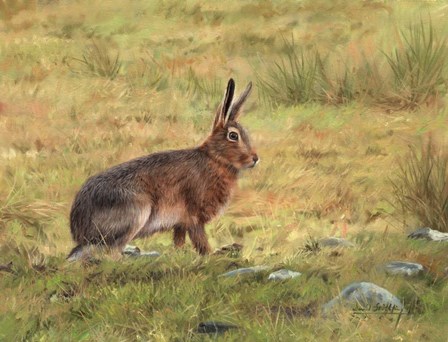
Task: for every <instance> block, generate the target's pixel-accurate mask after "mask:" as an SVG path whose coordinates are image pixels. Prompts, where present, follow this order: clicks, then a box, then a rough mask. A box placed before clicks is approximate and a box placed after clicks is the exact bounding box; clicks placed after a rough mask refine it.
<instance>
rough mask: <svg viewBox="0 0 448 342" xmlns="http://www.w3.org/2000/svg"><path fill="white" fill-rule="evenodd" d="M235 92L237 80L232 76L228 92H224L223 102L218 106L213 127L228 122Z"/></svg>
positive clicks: (228, 84)
mask: <svg viewBox="0 0 448 342" xmlns="http://www.w3.org/2000/svg"><path fill="white" fill-rule="evenodd" d="M234 92H235V81H234V80H233V79H232V78H231V79H230V80H229V82H228V83H227V89H226V93H225V94H224V98H223V100H222V102H221V104H220V105H219V107H218V110H217V111H216V115H215V121H214V123H213V128H215V127H216V126H218V125H219V124H224V122H226V121H227V120H226V117H227V113H228V111H229V108H230V105H231V104H232V100H233V93H234Z"/></svg>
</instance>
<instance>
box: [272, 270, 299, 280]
mask: <svg viewBox="0 0 448 342" xmlns="http://www.w3.org/2000/svg"><path fill="white" fill-rule="evenodd" d="M301 275H302V273H300V272H294V271H290V270H285V269H282V270H278V271H275V272H272V273H271V274H270V275H269V277H268V279H269V280H286V279H292V278H296V277H299V276H301Z"/></svg>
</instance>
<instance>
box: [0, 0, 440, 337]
mask: <svg viewBox="0 0 448 342" xmlns="http://www.w3.org/2000/svg"><path fill="white" fill-rule="evenodd" d="M3 3H6V2H5V1H3V2H0V6H1V5H2V4H3ZM7 3H8V6H9V7H10V8H11V11H9V12H8V15H7V17H5V16H3V17H2V18H3V19H2V21H0V79H1V82H0V94H1V98H0V131H1V132H2V133H3V132H5V134H0V194H1V196H2V197H0V208H1V209H0V289H1V291H0V301H1V302H2V305H0V340H7V341H8V340H13V341H14V340H19V341H20V340H31V341H36V340H45V341H65V340H66V341H77V340H84V341H94V340H95V341H102V340H112V341H135V340H156V341H167V340H170V341H171V340H174V341H185V340H187V341H198V340H199V341H200V340H214V339H218V340H219V339H221V337H215V336H213V335H210V336H202V335H198V334H196V333H195V330H196V328H197V326H198V324H199V323H200V322H203V321H209V320H216V321H221V322H228V323H232V324H236V325H238V326H240V327H241V329H239V330H235V331H229V332H228V333H226V335H225V336H223V337H222V339H223V340H230V341H232V340H235V341H241V340H243V341H244V340H247V341H266V340H270V341H278V340H283V341H296V340H309V341H321V340H329V339H333V340H340V341H352V340H430V341H441V340H444V339H445V336H446V327H445V322H446V312H447V308H448V303H447V301H446V298H448V293H447V291H448V287H447V285H446V273H445V272H446V271H445V270H446V268H447V267H448V264H447V261H446V245H444V244H438V243H437V244H432V243H430V242H427V241H418V240H415V241H414V240H408V239H406V234H407V233H408V232H409V231H410V230H412V229H414V228H416V227H418V225H420V224H421V222H420V219H419V216H418V215H417V214H418V211H417V210H415V208H418V207H417V206H416V205H414V208H413V209H412V210H411V211H410V212H409V213H407V214H406V215H403V213H402V210H401V209H402V208H401V207H402V206H401V205H399V208H397V207H394V205H392V204H391V203H398V202H397V201H396V200H394V191H395V190H396V188H394V185H393V184H391V182H390V179H394V180H396V179H397V177H398V178H400V168H399V167H397V165H398V164H397V160H403V161H411V162H412V161H416V162H418V163H419V164H418V165H416V168H417V169H416V172H417V173H416V174H417V175H419V174H418V172H420V171H418V170H419V168H420V170H424V169H422V167H423V166H424V165H426V164H425V163H426V161H425V159H423V160H422V159H421V157H420V150H419V149H416V150H414V151H415V158H409V157H408V152H409V148H408V145H411V146H419V145H418V144H419V141H421V140H423V141H425V139H428V137H429V136H431V137H433V138H434V140H433V141H437V142H438V145H437V146H439V147H438V148H439V149H441V150H442V151H443V149H444V142H445V134H446V133H445V132H446V129H447V127H446V126H447V120H446V114H447V112H446V108H445V106H444V101H445V100H446V98H445V97H446V96H445V95H444V90H443V87H442V86H441V85H438V86H437V89H436V95H437V96H438V98H439V101H440V103H439V104H438V105H436V106H434V105H433V104H431V101H427V100H422V101H420V100H419V101H417V102H418V105H417V106H403V103H398V105H397V100H396V98H393V97H392V96H391V97H388V96H386V95H388V94H392V95H393V94H395V95H397V92H398V93H399V92H400V91H401V90H400V87H398V83H395V81H394V80H395V76H394V73H393V71H392V69H391V68H390V66H389V64H388V61H387V58H386V57H385V55H384V54H382V53H381V51H386V53H387V52H388V51H395V50H397V51H398V54H399V55H400V53H401V51H403V52H404V51H405V49H404V47H406V46H407V45H406V43H404V44H403V45H400V44H401V42H403V36H400V34H399V32H400V29H401V28H406V27H407V25H408V24H409V22H410V21H411V20H412V18H414V17H416V14H420V13H429V14H430V15H431V18H434V20H433V21H432V23H431V27H432V29H433V31H434V32H433V33H434V35H433V42H434V43H433V44H435V43H436V42H440V41H441V40H437V39H436V38H435V37H436V36H438V37H443V35H442V34H443V32H444V31H443V25H442V21H441V20H436V19H435V18H439V17H443V16H444V15H445V14H446V11H447V9H446V6H443V5H442V4H440V3H437V2H425V3H422V2H413V3H412V4H411V5H409V4H406V5H405V4H404V3H402V2H393V3H379V2H350V1H345V0H344V1H339V2H336V3H331V4H330V3H329V2H328V1H307V0H306V1H302V2H300V3H298V2H296V1H288V0H282V1H279V2H274V1H263V2H258V1H253V2H249V3H244V4H242V3H241V2H238V1H230V2H226V3H224V2H218V1H214V2H199V1H196V0H192V1H188V2H186V3H181V2H178V1H168V2H160V3H158V2H148V1H140V0H137V1H134V2H133V5H132V6H121V5H120V4H118V3H116V4H112V3H111V2H107V3H106V2H103V1H89V2H87V1H84V0H81V1H78V2H58V1H52V2H42V1H39V2H25V1H24V2H21V3H17V4H12V3H11V2H9V1H8V2H7ZM10 4H11V5H10ZM20 4H23V6H22V5H20ZM16 5H17V6H16ZM19 5H20V6H19ZM111 8H112V9H113V10H111ZM2 15H3V14H2ZM367 15H368V16H369V20H368V21H360V20H359V18H362V17H365V16H367ZM417 25H420V22H417ZM424 27H425V37H427V33H428V32H429V31H427V28H428V26H426V25H425V26H424ZM395 32H398V33H397V34H394V33H395ZM403 32H404V34H407V31H406V30H405V31H403ZM284 37H294V46H292V44H293V43H292V42H291V41H290V40H287V41H286V42H285V39H284ZM92 39H94V41H95V42H96V43H98V48H99V49H103V50H102V52H101V53H97V54H96V52H94V54H93V55H92V56H90V55H88V53H87V50H83V47H88V46H91V44H92ZM100 43H101V44H102V47H101V48H100V47H99V45H100ZM103 43H104V44H103ZM435 45H437V44H435ZM288 46H289V49H288ZM80 47H81V48H80ZM402 48H403V49H402ZM93 51H94V50H93ZM315 51H319V63H321V64H319V63H316V61H317V55H316V54H315ZM118 52H119V55H118ZM431 54H432V52H431ZM83 55H85V56H86V61H85V62H75V61H73V60H71V58H79V59H80V60H83ZM100 55H101V56H103V57H104V58H103V57H101V58H100V57H99V56H100ZM400 56H401V55H400ZM403 56H405V55H403ZM97 57H98V58H97ZM66 61H71V62H69V64H70V66H71V68H68V67H67V63H66ZM276 63H277V64H276ZM282 63H283V64H282ZM89 65H91V67H89ZM101 65H102V67H101ZM276 65H277V67H276ZM434 65H438V64H437V63H435V64H434ZM118 67H119V69H118ZM101 68H103V69H105V70H109V71H108V72H104V73H103V74H101V73H100V72H99V71H98V70H100V69H101ZM291 68H295V69H291ZM314 68H316V70H314ZM91 70H94V72H91ZM117 70H118V71H117ZM310 70H312V71H310ZM283 71H284V74H282V72H283ZM444 72H446V71H444ZM293 73H294V75H302V76H297V77H291V75H293ZM103 75H104V76H103ZM256 75H258V76H259V77H260V79H259V80H258V81H257V77H256ZM307 75H313V79H314V80H313V83H312V84H311V82H310V81H309V79H308V78H307ZM271 76H272V78H271ZM229 77H233V78H234V79H235V80H236V84H237V92H238V91H240V90H241V89H243V88H244V86H245V85H246V84H247V82H248V81H250V80H252V81H255V83H254V85H255V87H254V94H253V95H252V97H251V98H250V99H249V101H248V103H247V105H246V106H245V108H244V109H245V111H246V113H245V114H244V115H243V116H242V119H241V121H242V125H243V126H244V127H246V128H247V129H248V130H249V132H250V134H251V137H252V140H253V145H254V146H255V147H256V148H257V153H258V155H259V156H260V157H261V163H260V164H259V165H258V166H257V167H256V168H254V169H253V170H249V171H247V172H243V174H242V176H241V179H240V180H239V188H238V189H237V190H236V191H235V194H234V196H233V199H232V202H231V203H230V205H229V208H228V209H227V210H226V212H225V214H224V215H223V216H222V217H220V218H219V219H216V220H214V221H213V222H212V223H211V224H209V225H208V226H207V227H206V229H207V233H208V236H209V240H210V244H211V245H212V247H213V248H219V247H221V246H223V245H229V244H232V243H239V244H242V245H243V246H244V247H243V249H242V250H241V251H238V252H232V253H229V254H220V255H212V256H208V257H199V256H198V255H196V254H195V253H194V251H193V249H192V247H191V245H190V244H189V243H188V244H187V246H186V247H185V249H182V250H175V249H174V248H173V247H172V241H171V234H169V233H166V234H159V235H156V236H154V237H152V238H150V239H146V240H140V241H136V245H138V246H139V247H140V248H142V250H157V251H159V252H161V253H162V256H161V257H160V258H157V259H146V260H144V259H131V258H129V259H128V258H117V257H116V256H104V257H103V258H102V259H101V261H100V262H99V263H96V264H95V263H92V264H90V265H81V264H68V263H66V261H65V257H66V255H67V253H68V252H69V251H70V250H71V248H73V242H72V240H71V236H70V232H69V222H68V215H69V211H70V206H71V203H72V200H73V198H74V196H75V194H76V192H77V191H78V189H79V187H80V186H81V184H82V183H83V182H84V181H85V180H86V179H87V178H88V177H89V176H91V175H93V174H95V173H97V172H99V171H101V170H104V169H106V168H108V167H110V166H112V165H115V164H117V163H120V162H123V161H126V160H129V159H131V158H134V157H137V156H141V155H144V154H147V153H152V152H156V151H161V150H167V149H178V148H185V147H190V146H195V145H198V144H199V143H200V142H201V141H202V139H204V137H205V136H206V134H207V133H208V131H209V129H210V126H211V124H212V120H213V114H214V112H215V105H216V103H217V102H218V101H219V100H220V99H221V96H222V94H223V91H224V87H225V85H226V81H227V80H228V78H229ZM275 77H277V78H275ZM300 77H302V79H300ZM443 77H445V76H443ZM297 78H298V79H297ZM277 79H278V82H279V83H278V84H277V85H276V86H277V88H275V87H274V88H272V90H270V88H264V83H263V81H264V82H268V83H269V84H272V82H273V81H272V80H277ZM431 79H435V78H431ZM284 80H287V82H283V81H284ZM280 81H282V82H283V83H281V82H280ZM307 82H309V84H308V83H307ZM287 85H288V86H289V87H291V89H294V87H295V89H296V90H297V91H299V92H300V91H302V90H306V92H308V93H309V95H306V96H309V99H308V100H307V99H306V98H307V97H306V96H304V97H301V96H302V95H300V94H299V95H300V96H299V95H297V96H296V95H295V94H294V92H292V93H291V94H292V95H288V96H289V97H286V95H287V94H288V93H287V92H286V91H285V89H286V86H287ZM396 85H397V86H396ZM307 87H308V88H307ZM302 88H303V89H302ZM280 90H282V91H280ZM257 92H258V95H260V96H259V97H258V98H257V96H256V95H257ZM276 92H277V93H279V94H278V96H280V98H279V97H275V96H276V94H275V93H276ZM403 94H404V93H403ZM428 94H432V92H428ZM270 95H271V96H272V97H269V96H270ZM382 95H384V96H383V100H384V103H380V104H381V106H378V102H380V101H379V100H378V99H379V98H380V97H381V96H382ZM398 95H400V94H398ZM294 96H296V97H294ZM431 96H432V95H431ZM295 98H297V99H299V100H298V101H297V102H296V101H295V100H294V99H295ZM265 99H266V100H267V101H266V102H264V100H265ZM302 99H303V100H302ZM398 102H400V101H398ZM272 104H275V105H274V106H273V105H272ZM410 107H412V108H410ZM391 108H392V109H393V111H390V110H389V109H391ZM411 109H412V110H411ZM434 151H438V150H434ZM437 156H438V154H437V153H436V154H434V158H435V159H431V163H439V162H442V161H443V158H440V159H437V158H438V157H437ZM440 156H442V155H440ZM436 157H437V158H436ZM403 158H406V159H403ZM428 165H430V164H428ZM437 165H438V164H437ZM441 165H442V164H441ZM402 166H403V170H408V169H407V167H408V166H409V164H406V163H404V162H403V163H402ZM428 167H429V166H428ZM431 170H439V171H438V172H439V173H437V174H433V173H431V177H430V179H431V182H433V183H434V184H433V183H431V184H427V185H424V184H423V186H431V187H432V186H434V187H435V188H438V189H439V190H440V189H442V187H441V186H442V185H443V177H442V173H440V170H441V169H440V167H436V166H435V165H434V166H432V169H431ZM407 172H408V173H407V175H408V176H409V175H410V173H409V172H410V171H409V170H408V171H407ZM431 172H434V171H431ZM423 174H424V173H423ZM426 175H427V173H426ZM432 177H434V178H432ZM416 179H417V178H416ZM396 184H399V183H396ZM416 184H417V185H418V184H421V183H418V182H417V183H416ZM411 185H412V184H409V187H407V186H406V188H403V187H402V188H401V189H402V190H403V191H405V190H406V191H407V190H411V189H412V187H411ZM418 186H420V185H418ZM414 189H415V186H414ZM435 193H436V194H439V192H435ZM440 194H442V192H440ZM413 196H415V195H413ZM442 200H443V199H442ZM438 203H442V202H438ZM433 207H434V208H436V206H433ZM431 209H432V208H431ZM430 215H431V216H433V217H434V216H435V215H439V214H437V213H436V212H430ZM404 221H405V223H403V222H404ZM433 228H434V227H433ZM328 236H336V237H345V238H347V239H348V240H350V241H351V242H353V243H354V244H355V247H354V248H350V249H343V250H337V251H334V250H331V249H328V248H325V247H322V246H319V244H317V243H316V242H317V241H318V240H319V239H320V238H324V237H328ZM395 260H408V261H413V262H419V263H421V264H422V265H424V266H425V267H427V268H428V269H429V270H430V272H429V273H428V274H425V275H424V276H422V277H420V278H416V279H407V278H400V277H391V276H388V275H386V274H385V273H384V272H383V271H382V267H383V265H384V264H385V263H387V262H389V261H395ZM255 265H267V266H269V267H270V270H273V271H275V270H278V269H282V268H288V269H291V270H294V271H298V272H301V273H302V276H301V277H299V278H297V279H293V280H291V281H286V282H278V283H277V282H275V283H274V282H270V281H267V276H268V274H269V272H268V271H266V272H263V273H260V274H257V275H253V276H249V277H241V278H235V279H223V278H219V277H218V275H219V274H221V273H224V272H227V271H230V270H232V269H235V268H237V267H249V266H255ZM359 281H371V282H374V283H375V284H377V285H379V286H382V287H384V288H386V289H388V290H389V291H391V292H392V293H394V294H395V295H397V296H398V297H399V298H400V299H401V300H402V301H403V302H404V305H405V308H406V314H403V315H402V316H401V317H400V318H399V319H398V318H397V315H383V316H381V315H378V314H376V313H370V312H367V313H363V314H353V312H350V311H348V312H341V313H340V315H339V317H338V319H337V320H332V319H325V318H323V317H321V314H320V310H319V308H320V307H321V305H322V304H324V303H326V302H327V301H328V300H330V299H331V298H333V297H334V296H336V295H337V294H338V293H339V292H340V290H341V289H342V288H344V287H345V286H346V285H348V284H350V283H352V282H359Z"/></svg>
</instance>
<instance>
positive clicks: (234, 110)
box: [227, 82, 252, 121]
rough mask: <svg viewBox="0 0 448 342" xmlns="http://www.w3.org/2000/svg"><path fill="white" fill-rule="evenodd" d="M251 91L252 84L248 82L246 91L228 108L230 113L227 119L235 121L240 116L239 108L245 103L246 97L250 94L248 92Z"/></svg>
mask: <svg viewBox="0 0 448 342" xmlns="http://www.w3.org/2000/svg"><path fill="white" fill-rule="evenodd" d="M251 90H252V82H249V84H248V85H247V87H246V89H245V90H244V91H243V93H242V94H241V95H240V97H239V98H238V100H236V101H235V102H234V103H233V104H232V107H230V113H229V115H228V119H227V120H230V121H237V120H238V117H239V116H240V114H241V107H242V106H243V104H244V102H246V99H247V97H248V96H249V94H250V91H251Z"/></svg>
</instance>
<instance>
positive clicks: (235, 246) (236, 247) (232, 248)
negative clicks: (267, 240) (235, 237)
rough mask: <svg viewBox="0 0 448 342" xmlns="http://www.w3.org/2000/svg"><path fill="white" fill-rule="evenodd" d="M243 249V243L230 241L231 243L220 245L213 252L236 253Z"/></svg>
mask: <svg viewBox="0 0 448 342" xmlns="http://www.w3.org/2000/svg"><path fill="white" fill-rule="evenodd" d="M242 249H243V245H240V244H239V243H232V244H231V245H226V246H222V247H221V248H219V249H217V250H216V251H215V252H214V253H213V254H230V253H238V252H241V250H242Z"/></svg>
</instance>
